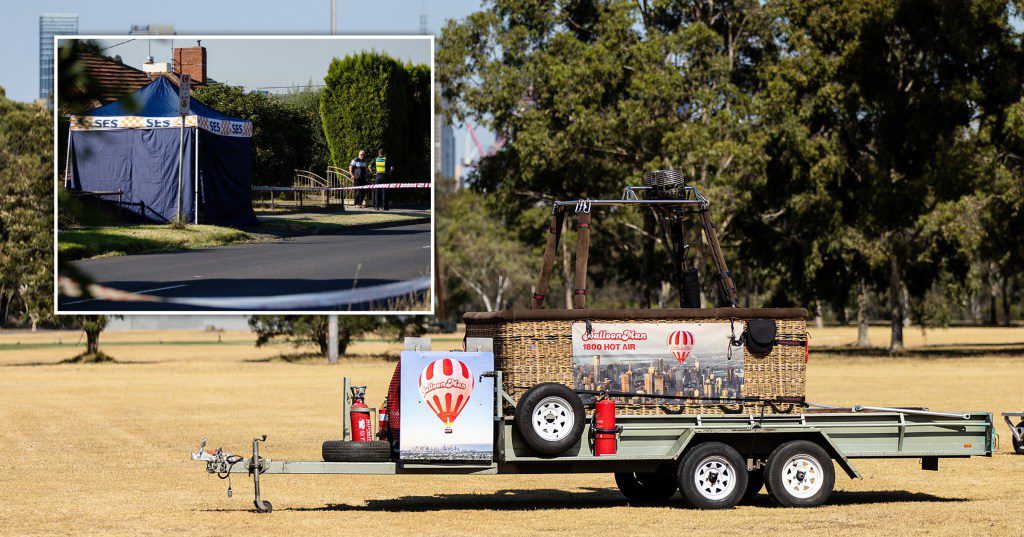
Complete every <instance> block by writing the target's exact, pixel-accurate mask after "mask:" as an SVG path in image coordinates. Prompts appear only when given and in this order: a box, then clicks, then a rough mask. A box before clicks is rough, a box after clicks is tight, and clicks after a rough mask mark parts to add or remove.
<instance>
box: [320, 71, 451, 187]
mask: <svg viewBox="0 0 1024 537" xmlns="http://www.w3.org/2000/svg"><path fill="white" fill-rule="evenodd" d="M324 82H325V83H326V87H325V88H324V89H323V91H322V92H321V97H320V116H321V120H322V122H323V126H324V132H325V133H326V136H327V145H328V147H329V148H330V152H331V161H332V162H333V163H334V165H335V166H338V167H341V168H345V169H347V168H348V163H349V161H350V160H351V159H352V157H354V156H355V155H356V154H357V153H358V152H359V150H361V149H362V150H365V151H366V152H367V155H368V156H369V157H370V158H371V159H372V158H373V157H375V156H376V154H377V151H378V150H380V149H383V150H384V151H385V153H386V154H387V157H388V165H389V167H390V166H394V167H395V175H396V178H400V179H408V180H420V179H422V178H426V177H429V172H430V166H429V162H430V149H431V148H430V142H429V140H430V114H431V110H430V69H429V67H427V66H420V65H403V64H402V63H401V62H399V61H397V60H395V59H394V58H391V57H390V56H387V55H386V54H381V53H378V52H364V53H361V54H355V55H351V56H346V57H344V58H335V59H334V61H332V62H331V66H330V68H329V69H328V71H327V76H326V77H325V78H324ZM417 178H420V179H417Z"/></svg>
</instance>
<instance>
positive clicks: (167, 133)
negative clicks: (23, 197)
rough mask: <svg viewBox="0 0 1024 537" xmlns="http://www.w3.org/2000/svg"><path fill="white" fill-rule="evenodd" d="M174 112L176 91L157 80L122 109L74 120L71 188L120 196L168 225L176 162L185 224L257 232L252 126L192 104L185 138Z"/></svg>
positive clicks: (173, 210) (174, 205) (118, 105)
mask: <svg viewBox="0 0 1024 537" xmlns="http://www.w3.org/2000/svg"><path fill="white" fill-rule="evenodd" d="M178 112H179V109H178V88H177V87H176V86H175V85H174V84H173V83H172V82H171V81H169V80H168V79H167V78H166V77H162V76H161V77H159V78H157V79H156V80H154V81H153V82H152V83H150V84H148V85H147V86H145V87H143V88H141V89H139V90H138V91H136V92H135V93H133V94H131V95H129V96H127V97H125V98H123V99H121V100H119V101H116V102H112V103H110V104H107V105H104V106H101V107H99V108H96V109H94V110H92V111H90V112H88V113H87V114H85V115H82V116H71V133H70V134H71V135H70V149H69V158H70V159H71V163H70V165H71V171H72V173H71V185H69V186H70V188H72V189H73V190H77V191H84V192H118V191H119V192H121V199H122V201H123V202H125V208H126V209H130V210H131V211H133V212H134V213H136V214H137V215H139V216H141V217H143V218H145V219H148V220H152V221H156V222H170V221H173V220H174V219H175V215H176V214H177V211H178V203H179V191H178V189H179V180H178V179H179V176H178V166H179V162H180V164H181V166H182V174H181V183H180V188H181V193H180V203H181V214H182V215H183V219H184V220H185V221H187V222H200V221H202V222H203V223H210V224H216V225H223V226H231V227H250V226H258V225H259V221H258V220H257V219H256V214H255V213H254V212H253V210H252V122H251V121H248V120H243V119H237V118H233V117H231V116H228V115H226V114H222V113H221V112H218V111H216V110H214V109H212V108H210V107H208V106H206V105H205V104H203V103H201V102H199V101H198V100H196V99H192V100H191V103H190V114H189V115H187V116H184V123H185V125H184V130H182V119H183V118H182V116H181V115H179V114H178ZM179 151H180V153H179ZM179 155H180V156H179ZM197 209H198V210H197Z"/></svg>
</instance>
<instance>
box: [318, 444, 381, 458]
mask: <svg viewBox="0 0 1024 537" xmlns="http://www.w3.org/2000/svg"><path fill="white" fill-rule="evenodd" d="M323 456H324V461H326V462H388V461H390V460H391V443H390V442H387V441H386V440H371V441H369V442H349V441H347V440H328V441H326V442H324V445H323Z"/></svg>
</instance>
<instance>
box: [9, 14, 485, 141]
mask: <svg viewBox="0 0 1024 537" xmlns="http://www.w3.org/2000/svg"><path fill="white" fill-rule="evenodd" d="M480 3H481V2H480V0H376V1H353V0H337V6H338V16H337V26H338V34H341V35H383V34H392V35H413V34H418V33H419V28H420V15H421V14H423V13H425V14H426V15H427V31H428V32H429V33H431V34H437V33H439V32H440V29H441V27H442V26H443V25H444V23H445V21H446V20H448V19H461V18H463V17H465V16H466V15H469V14H470V13H472V12H474V11H476V10H478V9H479V8H480ZM0 13H2V14H3V16H2V21H3V22H2V27H3V32H2V33H0V86H2V87H3V88H4V89H5V90H6V92H7V97H8V98H9V99H14V100H16V101H25V102H28V101H32V100H34V99H35V98H36V96H37V95H38V92H39V16H40V15H42V14H43V13H77V14H78V29H79V33H80V34H93V35H97V34H111V35H122V34H123V35H127V34H128V32H129V30H130V29H131V26H132V25H133V24H139V25H146V24H172V25H174V28H175V31H176V32H177V33H178V34H180V35H203V34H206V35H218V34H221V35H224V34H235V35H249V34H253V35H256V34H259V35H295V34H303V35H317V34H319V35H328V34H330V30H331V21H330V15H331V2H330V0H294V1H290V2H288V1H282V0H202V1H199V0H175V1H166V0H162V1H155V0H105V1H99V0H93V1H88V0H78V1H71V0H33V1H25V0H0ZM125 39H127V37H126V38H125ZM154 47H155V44H154ZM168 47H169V43H168ZM124 51H129V52H124ZM130 51H131V48H130V47H129V46H128V45H125V46H122V47H118V48H114V49H111V50H110V52H111V53H117V54H121V56H122V57H123V58H124V60H125V61H126V62H128V63H129V64H132V65H134V64H135V61H134V60H135V58H134V54H133V53H130ZM268 54H270V56H268V57H267V59H266V61H267V63H268V64H269V63H277V64H282V63H286V62H287V61H288V60H289V52H288V51H286V50H281V51H278V52H277V53H276V54H275V51H273V50H271V51H269V52H268ZM210 55H211V57H210V58H209V61H210V64H211V66H210V72H209V75H210V76H212V77H214V78H215V79H217V80H222V79H223V78H225V77H224V76H223V75H224V73H225V72H227V73H229V76H227V77H226V78H227V79H228V82H230V83H233V84H243V85H249V82H250V81H251V82H252V83H253V84H255V85H287V84H290V83H292V82H297V83H305V82H306V81H308V80H309V78H310V77H308V76H303V75H302V72H301V71H300V70H299V69H300V67H301V65H302V64H304V63H305V62H299V61H296V62H295V63H296V65H295V67H294V69H285V70H283V71H282V72H281V73H279V75H280V76H279V78H274V77H272V76H270V75H271V74H272V73H267V72H252V73H249V74H246V75H243V74H239V75H237V76H238V78H235V76H236V75H235V74H234V72H235V69H234V68H231V70H229V71H226V69H228V67H226V66H222V65H218V63H219V61H220V60H219V59H217V58H216V57H215V56H213V52H212V51H211V52H210ZM143 56H144V53H143ZM143 59H144V58H143ZM157 60H158V61H159V60H160V58H159V57H158V58H157ZM239 73H242V71H239ZM321 77H322V75H321ZM314 80H316V78H315V77H314ZM477 134H478V135H480V136H481V138H482V140H481V141H482V142H483V143H484V144H485V145H486V144H489V143H490V141H491V140H493V137H492V136H488V135H486V134H484V133H479V132H478V133H477ZM464 137H465V131H464V129H457V131H456V138H457V140H456V152H457V156H458V157H459V158H461V157H462V155H461V153H462V147H463V138H464Z"/></svg>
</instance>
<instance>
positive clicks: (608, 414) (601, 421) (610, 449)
mask: <svg viewBox="0 0 1024 537" xmlns="http://www.w3.org/2000/svg"><path fill="white" fill-rule="evenodd" d="M593 431H594V455H597V456H601V455H614V454H615V451H616V449H617V448H618V436H619V433H621V432H622V426H621V425H615V401H612V400H611V399H609V398H608V397H606V396H603V395H602V396H600V397H599V398H598V400H597V404H596V405H595V406H594V422H593Z"/></svg>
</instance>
